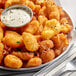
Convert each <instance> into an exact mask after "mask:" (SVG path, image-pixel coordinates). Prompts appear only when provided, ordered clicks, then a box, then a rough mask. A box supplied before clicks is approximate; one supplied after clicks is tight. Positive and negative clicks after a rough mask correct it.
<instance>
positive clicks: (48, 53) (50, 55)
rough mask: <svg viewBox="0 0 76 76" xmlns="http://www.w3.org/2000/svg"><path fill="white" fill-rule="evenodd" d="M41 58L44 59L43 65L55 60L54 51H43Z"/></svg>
mask: <svg viewBox="0 0 76 76" xmlns="http://www.w3.org/2000/svg"><path fill="white" fill-rule="evenodd" d="M40 58H41V59H42V62H43V63H46V62H49V61H51V60H53V59H54V58H55V53H54V50H52V49H49V50H46V51H43V52H42V53H41V55H40Z"/></svg>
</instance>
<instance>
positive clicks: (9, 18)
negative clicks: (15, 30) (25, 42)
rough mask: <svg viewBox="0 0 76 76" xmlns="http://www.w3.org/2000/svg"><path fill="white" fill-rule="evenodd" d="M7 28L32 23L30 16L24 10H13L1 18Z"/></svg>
mask: <svg viewBox="0 0 76 76" xmlns="http://www.w3.org/2000/svg"><path fill="white" fill-rule="evenodd" d="M1 21H2V22H3V23H4V24H6V25H7V26H21V25H24V24H26V23H28V22H29V21H30V15H29V14H28V13H27V12H26V11H24V10H22V9H11V10H8V11H7V12H6V13H5V14H3V15H2V16H1Z"/></svg>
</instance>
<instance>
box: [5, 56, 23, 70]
mask: <svg viewBox="0 0 76 76" xmlns="http://www.w3.org/2000/svg"><path fill="white" fill-rule="evenodd" d="M4 64H5V66H6V67H9V68H14V69H19V68H21V67H22V65H23V62H22V60H20V59H19V58H18V57H16V56H14V55H7V56H6V57H5V58H4Z"/></svg>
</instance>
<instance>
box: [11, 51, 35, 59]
mask: <svg viewBox="0 0 76 76" xmlns="http://www.w3.org/2000/svg"><path fill="white" fill-rule="evenodd" d="M11 54H12V55H15V56H17V57H19V58H20V59H21V60H29V59H31V58H33V57H34V53H28V52H15V51H13V52H12V53H11Z"/></svg>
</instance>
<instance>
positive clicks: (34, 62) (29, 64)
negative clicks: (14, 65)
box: [24, 57, 42, 67]
mask: <svg viewBox="0 0 76 76" xmlns="http://www.w3.org/2000/svg"><path fill="white" fill-rule="evenodd" d="M41 64H42V60H41V58H39V57H34V58H31V59H30V60H29V61H28V62H27V64H26V65H25V66H24V67H37V66H40V65H41Z"/></svg>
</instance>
